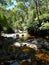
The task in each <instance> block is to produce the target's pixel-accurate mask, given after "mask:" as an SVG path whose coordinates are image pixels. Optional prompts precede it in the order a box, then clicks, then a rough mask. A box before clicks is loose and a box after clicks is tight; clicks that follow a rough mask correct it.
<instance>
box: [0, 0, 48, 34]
mask: <svg viewBox="0 0 49 65" xmlns="http://www.w3.org/2000/svg"><path fill="white" fill-rule="evenodd" d="M14 2H15V4H14ZM12 5H14V7H12V8H11V9H10V8H9V9H7V8H8V7H10V6H12ZM0 26H1V27H2V28H3V29H4V30H7V29H9V27H10V28H12V29H20V30H28V33H29V34H30V35H34V34H37V35H38V33H39V35H41V34H40V33H42V32H43V31H45V32H46V31H47V33H49V0H14V1H13V0H0ZM32 32H33V34H32ZM47 33H43V34H45V35H47Z"/></svg>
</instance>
